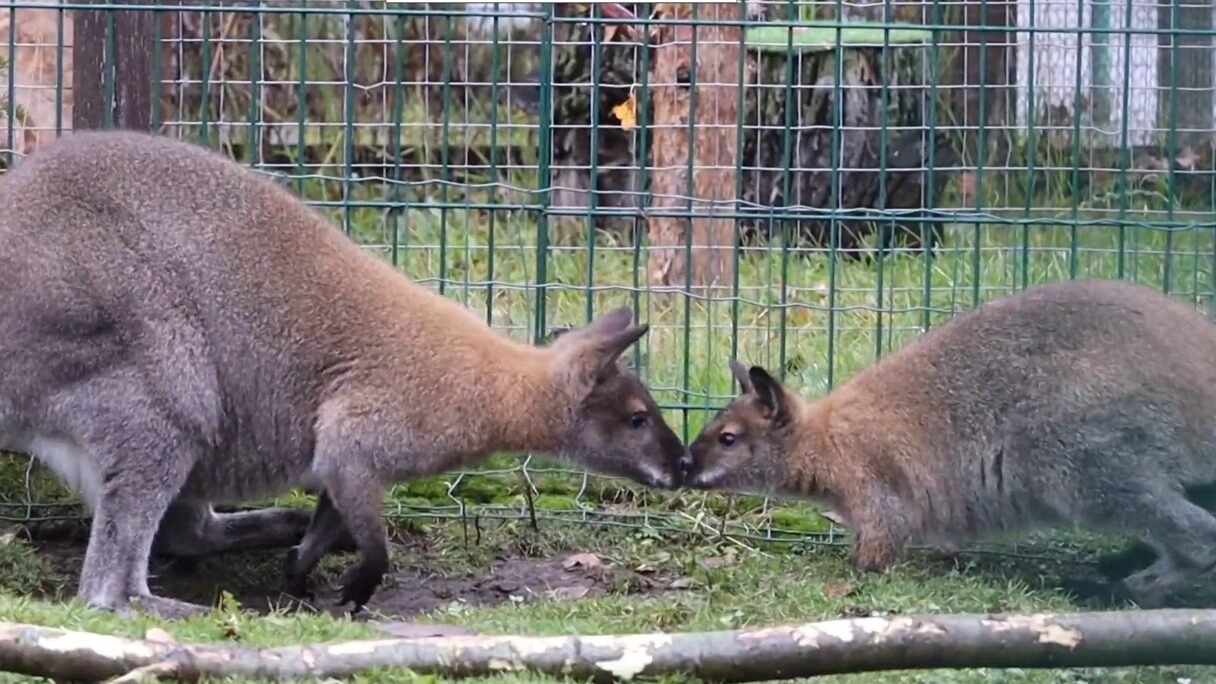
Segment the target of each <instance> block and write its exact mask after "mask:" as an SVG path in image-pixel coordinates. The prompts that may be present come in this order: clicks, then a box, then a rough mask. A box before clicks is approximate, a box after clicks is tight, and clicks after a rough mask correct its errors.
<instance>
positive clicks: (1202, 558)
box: [1108, 487, 1216, 608]
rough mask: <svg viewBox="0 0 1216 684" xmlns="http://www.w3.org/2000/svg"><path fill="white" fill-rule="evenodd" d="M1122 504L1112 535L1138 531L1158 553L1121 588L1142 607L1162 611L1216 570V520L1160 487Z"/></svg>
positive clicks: (1135, 495) (1125, 580) (1127, 578)
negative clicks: (1188, 586)
mask: <svg viewBox="0 0 1216 684" xmlns="http://www.w3.org/2000/svg"><path fill="white" fill-rule="evenodd" d="M1122 504H1123V505H1122V506H1120V512H1119V513H1117V514H1115V515H1114V516H1112V517H1111V520H1113V521H1114V522H1115V523H1116V526H1115V527H1114V528H1113V529H1116V530H1120V531H1123V532H1126V531H1128V530H1138V531H1139V533H1140V536H1141V538H1142V539H1143V541H1144V542H1145V543H1147V544H1150V545H1151V546H1153V547H1154V548H1155V549H1156V550H1157V552H1158V556H1157V559H1156V560H1155V561H1153V563H1152V564H1151V565H1149V566H1148V567H1147V568H1145V569H1143V570H1140V571H1138V572H1135V573H1132V574H1131V575H1128V576H1127V577H1125V578H1124V579H1123V580H1122V581H1121V582H1120V583H1119V584H1120V586H1121V587H1122V588H1123V589H1124V590H1125V592H1126V593H1127V594H1128V595H1129V596H1130V597H1131V598H1132V599H1134V600H1135V601H1136V603H1137V604H1139V605H1140V606H1141V607H1144V608H1149V607H1156V606H1161V605H1163V604H1164V602H1165V600H1166V599H1168V598H1169V595H1170V594H1171V593H1172V592H1173V591H1174V590H1175V589H1178V588H1181V587H1182V585H1184V584H1186V583H1187V582H1190V581H1192V580H1195V579H1197V578H1198V577H1199V576H1200V575H1203V574H1205V573H1207V572H1208V571H1210V570H1212V569H1213V568H1214V567H1216V517H1213V516H1212V514H1211V513H1209V512H1208V511H1206V510H1204V509H1203V508H1201V507H1199V506H1196V505H1195V504H1193V503H1191V502H1190V501H1188V500H1187V499H1186V497H1185V496H1183V495H1182V493H1181V492H1179V491H1177V490H1175V489H1173V488H1170V487H1160V488H1158V489H1156V490H1155V491H1144V492H1142V493H1138V494H1130V495H1129V496H1127V497H1126V498H1123V500H1122ZM1108 524H1109V523H1108Z"/></svg>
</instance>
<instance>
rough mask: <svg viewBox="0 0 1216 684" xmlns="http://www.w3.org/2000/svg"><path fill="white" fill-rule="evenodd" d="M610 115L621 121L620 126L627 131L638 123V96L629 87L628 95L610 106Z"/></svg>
mask: <svg viewBox="0 0 1216 684" xmlns="http://www.w3.org/2000/svg"><path fill="white" fill-rule="evenodd" d="M612 115H613V116H615V117H616V118H617V119H618V120H619V121H620V122H621V128H622V129H624V130H626V131H629V130H632V129H634V128H635V127H636V126H637V125H638V96H637V94H636V93H634V92H633V89H632V88H631V89H630V90H629V97H628V98H626V100H625V101H624V102H622V103H620V104H619V105H617V106H615V107H613V108H612Z"/></svg>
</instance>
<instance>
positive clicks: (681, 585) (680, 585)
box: [668, 577, 692, 589]
mask: <svg viewBox="0 0 1216 684" xmlns="http://www.w3.org/2000/svg"><path fill="white" fill-rule="evenodd" d="M668 586H670V587H671V588H672V589H691V588H692V580H691V579H689V578H688V577H681V578H679V579H677V580H674V581H672V583H671V584H670V585H668Z"/></svg>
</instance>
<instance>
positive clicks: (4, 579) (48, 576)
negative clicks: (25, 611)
mask: <svg viewBox="0 0 1216 684" xmlns="http://www.w3.org/2000/svg"><path fill="white" fill-rule="evenodd" d="M63 583H64V578H62V577H60V576H59V575H58V574H57V573H55V572H54V570H52V569H51V568H50V567H49V566H47V565H46V564H45V563H43V562H42V559H41V558H39V556H38V555H37V553H35V551H34V548H33V547H32V546H30V545H29V543H27V542H26V541H25V540H24V539H22V538H21V537H19V536H18V535H17V534H16V532H14V531H11V530H10V531H6V530H5V529H4V528H0V593H9V594H14V595H19V596H29V595H44V596H45V595H47V594H52V595H53V594H54V593H56V591H57V590H58V589H59V588H60V587H61V586H62V585H63Z"/></svg>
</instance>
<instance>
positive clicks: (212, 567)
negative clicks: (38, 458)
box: [34, 536, 687, 619]
mask: <svg viewBox="0 0 1216 684" xmlns="http://www.w3.org/2000/svg"><path fill="white" fill-rule="evenodd" d="M34 546H35V548H36V549H37V553H38V556H39V558H40V559H42V561H43V563H44V564H45V565H46V567H47V568H48V569H50V570H52V571H53V572H55V573H56V574H58V575H60V576H61V577H63V578H64V579H65V580H67V582H66V583H65V584H64V585H63V587H62V591H61V593H62V594H63V595H62V596H60V597H59V598H63V597H64V596H71V595H72V594H73V593H74V592H75V589H76V588H75V583H76V581H77V579H78V576H79V572H80V567H81V564H82V562H83V560H84V551H85V542H84V540H83V539H79V538H75V537H74V536H73V537H69V538H63V537H60V538H52V539H46V538H39V539H37V540H35V542H34ZM285 558H286V549H282V550H273V551H266V552H248V553H231V554H223V555H217V556H214V557H209V558H203V559H198V560H196V561H193V562H190V561H183V560H180V559H174V560H168V559H154V560H153V562H152V564H151V568H150V572H151V573H152V578H151V580H150V584H151V588H152V591H153V592H155V593H157V594H160V595H163V596H168V597H172V598H176V599H181V600H186V601H192V602H195V603H202V604H210V605H215V604H216V602H217V601H218V600H219V597H220V596H222V594H223V592H228V593H230V594H232V596H233V597H234V598H236V599H237V600H238V601H239V602H240V604H241V605H242V606H243V607H245V608H246V609H249V610H254V611H258V612H268V611H270V610H273V609H276V608H289V609H305V610H315V611H321V612H327V613H330V614H333V615H335V616H338V615H344V614H345V612H346V611H345V610H344V609H343V608H339V607H338V606H337V605H336V604H337V601H338V595H339V593H340V586H339V584H338V583H339V579H340V577H341V574H342V571H343V570H344V569H345V567H347V566H348V565H349V564H353V563H355V562H356V560H357V557H356V556H355V555H353V554H334V555H333V556H331V557H330V558H328V559H326V562H324V563H323V565H322V567H320V568H318V569H317V571H316V572H314V574H313V577H312V580H313V582H312V584H313V591H314V596H313V597H311V599H309V600H306V601H301V600H299V599H297V598H294V597H291V596H289V595H287V594H286V593H284V592H283V591H282V586H283V581H284V579H285V574H284V572H283V561H284V559H285ZM392 558H393V560H394V566H395V567H394V568H393V570H392V572H391V573H390V574H389V575H387V576H386V577H385V581H384V583H383V584H382V585H381V587H380V589H379V590H378V591H377V592H376V594H375V596H373V597H372V601H371V602H370V603H369V604H368V605H367V607H366V609H365V612H364V615H365V616H366V617H367V618H371V619H396V618H408V617H412V616H417V615H419V614H422V613H429V612H432V611H435V610H437V609H440V608H442V607H443V606H445V605H447V604H451V603H453V602H460V603H463V604H466V605H470V606H492V605H497V604H501V603H505V602H508V601H534V600H559V601H573V600H579V599H584V598H591V597H596V596H603V595H605V594H610V593H615V594H632V595H652V594H658V593H662V592H665V591H670V590H676V589H681V588H683V587H684V586H687V581H686V580H684V581H681V576H680V575H679V574H676V573H670V572H661V571H659V572H656V571H652V570H650V569H647V568H642V569H641V571H638V570H636V569H632V568H626V567H621V566H619V565H616V564H613V563H611V562H609V561H607V560H603V559H600V558H599V556H596V555H595V554H594V553H589V552H579V551H577V550H568V551H564V552H562V553H561V554H559V555H555V556H549V557H533V556H529V555H527V554H525V553H512V552H499V553H497V554H495V555H493V556H488V557H486V558H484V559H483V560H473V559H472V558H470V557H465V558H457V559H453V558H452V557H450V555H449V556H445V557H440V556H439V555H437V554H435V553H433V552H432V551H430V550H429V549H428V545H427V543H426V540H425V539H420V538H415V539H408V540H406V541H404V542H403V543H396V544H394V545H393V547H392ZM591 559H594V560H591Z"/></svg>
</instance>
